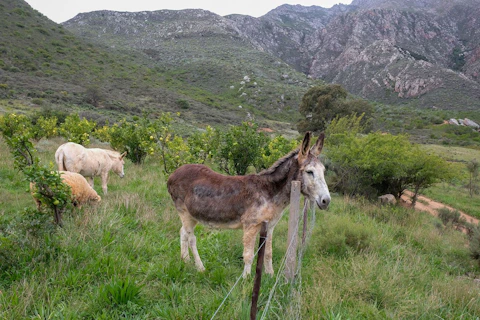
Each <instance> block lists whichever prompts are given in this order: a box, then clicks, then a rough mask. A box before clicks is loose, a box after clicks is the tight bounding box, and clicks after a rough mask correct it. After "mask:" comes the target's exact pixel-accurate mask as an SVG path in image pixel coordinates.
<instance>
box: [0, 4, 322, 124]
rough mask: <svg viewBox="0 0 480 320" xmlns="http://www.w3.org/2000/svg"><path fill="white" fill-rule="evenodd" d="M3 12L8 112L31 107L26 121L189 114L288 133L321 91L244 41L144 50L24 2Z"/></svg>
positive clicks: (197, 119)
mask: <svg viewBox="0 0 480 320" xmlns="http://www.w3.org/2000/svg"><path fill="white" fill-rule="evenodd" d="M0 5H1V6H2V10H1V11H0V21H1V22H0V29H1V30H3V31H2V32H1V35H0V68H1V69H2V73H1V74H0V97H2V98H4V99H8V101H7V103H6V104H3V105H2V107H1V109H0V111H3V112H7V111H14V110H18V108H16V107H17V104H16V103H15V101H18V102H20V103H21V104H26V105H28V106H29V108H28V110H25V109H22V108H20V110H22V112H28V111H30V110H32V109H37V108H43V107H50V108H55V109H61V110H66V111H68V112H72V111H73V112H79V113H80V114H81V115H82V116H86V117H87V118H89V119H95V120H96V121H97V122H105V121H107V120H108V121H109V122H110V123H113V122H114V121H116V120H118V119H120V118H123V117H124V116H131V115H140V114H142V113H143V112H149V113H151V114H153V115H155V114H158V113H159V112H164V111H181V112H182V114H183V117H184V120H185V121H186V123H188V124H192V125H194V126H199V127H202V126H205V125H206V124H211V125H221V126H225V125H227V124H239V123H241V122H242V121H245V120H251V119H256V121H258V122H262V123H263V124H264V126H269V127H273V128H277V127H278V128H281V127H284V126H285V125H284V124H282V123H280V122H292V121H295V120H296V119H298V116H299V114H298V112H297V108H296V107H297V104H298V101H299V100H300V98H301V96H302V95H303V93H304V91H305V90H306V89H307V88H308V86H309V85H311V84H314V83H315V82H314V81H312V80H309V79H307V78H306V77H305V76H304V75H301V74H300V73H298V72H296V71H294V70H293V69H292V68H291V67H290V66H288V65H287V64H285V63H283V62H281V61H280V60H279V59H276V58H273V57H272V56H270V55H268V54H265V53H262V52H259V51H257V50H254V49H253V48H252V47H251V46H249V45H247V44H245V43H244V42H242V41H238V40H236V39H229V38H226V39H225V42H223V41H220V42H219V41H218V39H215V38H211V37H207V38H205V39H197V40H195V39H194V40H192V41H191V42H190V43H185V42H184V41H181V40H179V41H176V40H172V41H169V42H168V43H165V45H164V46H162V50H153V49H152V50H145V51H143V52H142V51H135V50H131V49H129V48H125V47H122V48H116V47H114V46H113V45H111V43H110V42H108V41H105V42H104V43H103V44H94V43H92V42H90V41H88V40H87V41H86V40H84V39H81V38H79V37H77V36H75V35H74V34H72V33H71V32H70V31H68V30H66V29H65V28H64V27H63V26H61V25H58V24H55V23H53V22H52V21H50V20H48V19H47V18H46V17H44V16H43V15H41V14H40V13H39V12H37V11H35V10H33V9H32V8H31V7H30V6H28V4H26V3H25V2H24V1H22V0H7V1H4V2H2V3H1V4H0ZM106 45H109V46H106ZM205 56H209V58H208V59H206V58H205ZM283 76H285V77H284V78H282V77H283ZM287 127H288V123H287Z"/></svg>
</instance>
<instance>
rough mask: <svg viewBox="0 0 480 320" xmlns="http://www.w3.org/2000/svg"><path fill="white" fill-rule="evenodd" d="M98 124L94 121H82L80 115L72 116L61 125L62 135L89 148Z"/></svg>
mask: <svg viewBox="0 0 480 320" xmlns="http://www.w3.org/2000/svg"><path fill="white" fill-rule="evenodd" d="M96 126H97V124H96V123H95V122H93V121H88V120H87V119H85V118H83V119H80V116H79V115H78V114H72V115H69V116H68V117H66V118H65V122H64V123H62V124H61V125H60V129H59V130H60V135H62V136H63V137H65V139H67V140H68V141H71V142H75V143H78V144H81V145H83V146H88V145H89V144H90V135H91V134H92V132H93V130H94V129H95V127H96Z"/></svg>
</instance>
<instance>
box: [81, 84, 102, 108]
mask: <svg viewBox="0 0 480 320" xmlns="http://www.w3.org/2000/svg"><path fill="white" fill-rule="evenodd" d="M102 99H103V94H102V93H101V91H100V89H99V88H98V87H97V86H90V87H88V88H87V90H86V91H85V102H87V103H89V104H91V105H92V106H94V107H96V108H98V107H99V106H100V101H101V100H102Z"/></svg>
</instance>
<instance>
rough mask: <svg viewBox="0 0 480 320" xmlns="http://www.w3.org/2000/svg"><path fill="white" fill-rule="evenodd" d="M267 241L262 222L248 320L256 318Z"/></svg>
mask: <svg viewBox="0 0 480 320" xmlns="http://www.w3.org/2000/svg"><path fill="white" fill-rule="evenodd" d="M266 239H267V222H266V221H263V222H262V229H261V230H260V240H259V242H258V247H259V248H260V250H259V252H258V257H257V267H256V269H255V281H254V284H253V291H252V307H251V308H250V320H255V319H256V318H257V302H258V293H259V292H260V285H261V283H262V269H263V256H264V253H265V241H266Z"/></svg>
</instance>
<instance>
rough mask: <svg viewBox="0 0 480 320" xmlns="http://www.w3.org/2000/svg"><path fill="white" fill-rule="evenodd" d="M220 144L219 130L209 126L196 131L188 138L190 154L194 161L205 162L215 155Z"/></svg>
mask: <svg viewBox="0 0 480 320" xmlns="http://www.w3.org/2000/svg"><path fill="white" fill-rule="evenodd" d="M219 145H220V131H219V130H217V129H214V128H212V127H210V126H207V127H206V128H205V131H203V132H196V133H194V134H193V135H191V136H190V137H189V138H188V147H189V149H190V154H191V155H192V158H193V160H194V161H195V162H198V163H205V162H207V161H210V160H212V159H213V158H214V157H215V156H216V152H217V150H218V146H219Z"/></svg>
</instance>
